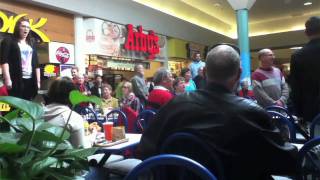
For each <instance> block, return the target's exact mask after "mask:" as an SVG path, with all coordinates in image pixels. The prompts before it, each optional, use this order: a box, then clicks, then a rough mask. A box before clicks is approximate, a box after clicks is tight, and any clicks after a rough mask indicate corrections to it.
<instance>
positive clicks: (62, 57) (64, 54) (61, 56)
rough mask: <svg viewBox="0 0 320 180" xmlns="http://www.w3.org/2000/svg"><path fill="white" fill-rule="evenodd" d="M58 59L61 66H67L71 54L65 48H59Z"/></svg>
mask: <svg viewBox="0 0 320 180" xmlns="http://www.w3.org/2000/svg"><path fill="white" fill-rule="evenodd" d="M56 58H57V60H58V61H59V62H60V63H61V64H65V63H66V62H68V61H69V59H70V52H69V50H68V49H67V48H65V47H63V46H62V47H59V48H58V49H57V51H56Z"/></svg>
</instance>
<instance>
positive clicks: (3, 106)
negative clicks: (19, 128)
mask: <svg viewBox="0 0 320 180" xmlns="http://www.w3.org/2000/svg"><path fill="white" fill-rule="evenodd" d="M0 111H10V106H9V104H6V103H3V102H0Z"/></svg>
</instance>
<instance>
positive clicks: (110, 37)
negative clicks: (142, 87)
mask: <svg viewBox="0 0 320 180" xmlns="http://www.w3.org/2000/svg"><path fill="white" fill-rule="evenodd" d="M83 25H84V31H85V36H86V37H85V49H84V50H85V51H86V52H85V54H86V61H85V62H86V65H87V72H88V74H89V76H93V75H94V74H99V73H101V72H102V73H103V75H104V76H105V77H106V78H107V79H108V80H107V81H108V82H109V83H110V84H112V85H113V86H114V85H115V84H116V83H117V82H118V81H119V80H120V79H121V77H124V78H127V79H130V78H131V77H132V76H133V75H134V66H135V65H136V64H138V63H139V64H142V65H143V66H144V67H145V77H146V78H149V77H153V75H154V73H155V71H156V70H157V69H158V68H159V67H161V66H163V64H164V63H166V62H167V52H166V51H167V49H166V46H167V45H166V44H167V43H166V37H165V36H162V35H158V34H156V33H155V32H154V31H153V30H148V31H147V30H144V29H143V26H137V27H135V26H134V25H131V24H128V25H121V24H117V23H113V22H108V21H104V20H101V19H96V18H87V19H84V22H83Z"/></svg>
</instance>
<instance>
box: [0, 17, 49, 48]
mask: <svg viewBox="0 0 320 180" xmlns="http://www.w3.org/2000/svg"><path fill="white" fill-rule="evenodd" d="M24 16H27V14H19V15H17V16H10V17H8V16H7V15H6V14H5V13H4V12H2V11H0V20H1V21H2V22H3V23H2V27H1V29H0V32H7V33H11V34H12V33H13V32H14V27H15V25H16V23H17V22H18V21H19V19H21V18H22V17H24ZM46 22H47V18H40V19H39V21H38V22H37V23H35V22H34V20H33V19H29V23H30V29H31V30H32V31H33V32H34V33H36V34H37V35H38V36H39V37H40V38H41V39H42V41H43V42H50V39H49V38H48V36H46V35H45V34H44V33H43V32H41V31H40V30H39V28H41V27H42V26H44V25H45V24H46Z"/></svg>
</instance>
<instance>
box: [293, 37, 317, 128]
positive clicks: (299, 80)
mask: <svg viewBox="0 0 320 180" xmlns="http://www.w3.org/2000/svg"><path fill="white" fill-rule="evenodd" d="M289 83H290V85H291V98H292V102H293V105H294V107H295V111H296V113H297V115H298V116H301V117H303V118H304V120H306V121H309V122H310V121H312V119H313V118H314V117H315V116H316V115H317V114H318V113H319V112H320V38H317V39H313V40H311V41H310V42H309V43H307V44H306V45H305V46H304V47H303V48H302V49H300V50H298V51H297V52H295V53H294V54H293V55H292V57H291V67H290V79H289Z"/></svg>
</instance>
